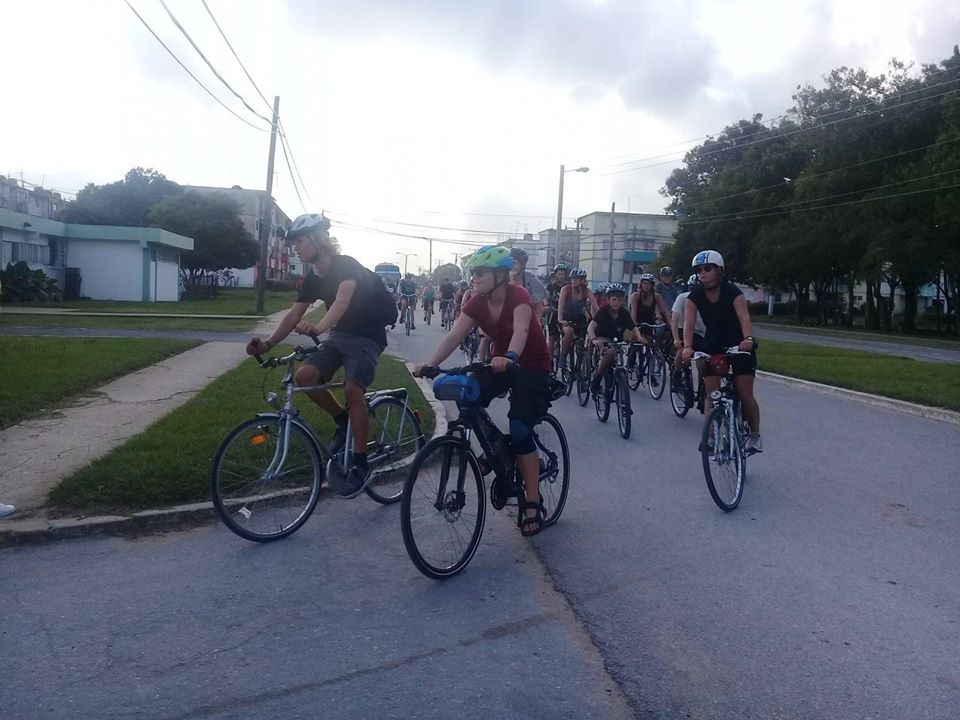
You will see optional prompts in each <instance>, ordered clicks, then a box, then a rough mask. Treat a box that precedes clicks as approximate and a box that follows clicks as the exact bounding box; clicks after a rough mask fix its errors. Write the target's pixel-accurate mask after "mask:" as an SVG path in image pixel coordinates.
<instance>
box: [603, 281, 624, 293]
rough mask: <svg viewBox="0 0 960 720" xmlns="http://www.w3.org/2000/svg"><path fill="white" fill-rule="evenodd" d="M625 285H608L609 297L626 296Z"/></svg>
mask: <svg viewBox="0 0 960 720" xmlns="http://www.w3.org/2000/svg"><path fill="white" fill-rule="evenodd" d="M626 294H627V293H626V291H625V290H624V289H623V285H621V284H620V283H610V284H609V285H607V295H626Z"/></svg>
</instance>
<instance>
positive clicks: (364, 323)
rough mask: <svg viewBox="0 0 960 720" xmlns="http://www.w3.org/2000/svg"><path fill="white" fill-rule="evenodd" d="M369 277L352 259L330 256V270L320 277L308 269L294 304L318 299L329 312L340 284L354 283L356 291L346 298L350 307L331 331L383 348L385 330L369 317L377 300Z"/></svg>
mask: <svg viewBox="0 0 960 720" xmlns="http://www.w3.org/2000/svg"><path fill="white" fill-rule="evenodd" d="M371 275H372V273H370V272H369V271H368V270H367V269H366V268H365V267H363V265H361V264H360V263H358V262H357V261H356V260H354V259H353V258H352V257H350V256H348V255H334V256H333V257H332V258H331V259H330V268H329V269H328V270H327V274H326V275H324V276H323V277H320V276H319V275H317V274H316V271H315V269H314V268H313V267H311V268H310V272H309V273H308V274H307V276H306V277H305V278H304V279H303V285H301V286H300V294H299V295H298V296H297V302H306V303H312V302H314V301H315V300H322V301H323V304H324V305H326V306H327V309H328V310H329V309H330V306H331V305H333V301H334V300H335V299H336V297H337V290H339V289H340V283H342V282H343V281H344V280H356V281H357V289H356V290H354V293H353V297H351V298H350V305H349V306H348V307H347V311H346V312H345V313H344V314H343V317H342V318H340V320H339V321H337V324H336V325H335V326H334V328H335V329H336V330H337V332H342V333H349V334H350V335H359V336H360V337H365V338H369V339H370V340H373V341H374V342H375V343H378V344H379V345H382V346H384V347H386V345H387V333H386V330H384V328H383V325H382V324H380V323H379V322H378V321H377V318H376V317H371V313H372V311H373V308H374V307H375V304H376V303H375V300H376V299H377V298H376V297H375V296H374V294H373V292H374V288H373V287H372V284H371V281H370V276H371Z"/></svg>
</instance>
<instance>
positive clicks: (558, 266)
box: [553, 262, 570, 272]
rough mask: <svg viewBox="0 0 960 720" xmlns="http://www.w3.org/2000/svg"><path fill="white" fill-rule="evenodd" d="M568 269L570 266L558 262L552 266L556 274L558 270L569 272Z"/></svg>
mask: <svg viewBox="0 0 960 720" xmlns="http://www.w3.org/2000/svg"><path fill="white" fill-rule="evenodd" d="M569 269H570V266H569V265H567V264H566V263H565V262H558V263H557V264H556V265H554V266H553V271H554V272H558V271H560V270H569Z"/></svg>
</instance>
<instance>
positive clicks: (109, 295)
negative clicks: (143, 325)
mask: <svg viewBox="0 0 960 720" xmlns="http://www.w3.org/2000/svg"><path fill="white" fill-rule="evenodd" d="M68 252H69V262H70V267H79V268H80V272H81V276H82V284H81V286H80V294H81V295H83V296H84V297H89V298H93V299H94V300H132V301H136V302H140V301H142V300H144V297H143V253H144V251H143V250H142V249H141V248H140V245H139V244H138V243H135V242H114V241H110V240H87V239H83V240H77V239H72V240H70V241H69V248H68Z"/></svg>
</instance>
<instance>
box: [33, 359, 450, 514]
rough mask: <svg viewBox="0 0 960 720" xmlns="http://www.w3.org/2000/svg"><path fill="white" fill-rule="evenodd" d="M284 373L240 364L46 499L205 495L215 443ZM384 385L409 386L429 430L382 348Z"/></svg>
mask: <svg viewBox="0 0 960 720" xmlns="http://www.w3.org/2000/svg"><path fill="white" fill-rule="evenodd" d="M284 351H285V350H281V349H280V348H278V349H277V352H284ZM282 373H283V369H282V368H280V369H273V370H262V369H260V367H258V366H257V364H256V363H255V362H245V363H243V364H241V365H240V366H239V367H237V368H236V369H234V370H231V371H230V372H228V373H227V374H226V375H223V376H222V377H220V378H218V379H217V380H215V381H214V382H213V383H211V384H210V385H209V386H207V387H206V388H204V389H203V390H202V391H201V392H200V393H199V394H198V395H197V396H196V397H195V398H193V399H192V400H190V401H189V402H188V403H187V404H186V405H183V406H182V407H179V408H177V409H176V410H174V411H173V412H171V413H170V414H169V415H167V416H165V417H163V418H161V419H160V420H159V421H157V422H156V423H154V424H153V425H151V426H150V427H149V428H148V429H147V430H146V431H144V432H143V433H141V434H139V435H137V436H135V437H133V438H131V439H130V440H128V441H127V442H126V443H124V444H123V445H121V446H119V447H117V448H115V449H114V450H113V451H111V452H110V453H108V454H107V455H105V456H104V457H102V458H100V459H99V460H95V461H94V462H93V463H91V464H90V465H88V466H87V467H85V468H82V469H81V470H79V471H77V472H76V473H74V474H73V475H71V476H70V477H68V478H66V479H65V480H63V481H62V482H61V483H60V484H59V485H58V486H57V487H56V488H54V490H53V491H52V492H51V493H50V498H49V499H50V503H51V504H52V505H54V506H56V507H59V508H61V509H63V510H80V509H82V510H84V511H87V512H89V511H106V512H111V511H121V512H122V511H133V510H142V509H148V508H158V507H164V506H169V505H175V504H178V503H188V502H199V501H203V500H209V499H210V489H209V485H210V469H211V466H212V464H213V456H214V454H215V453H216V451H217V447H218V446H219V445H220V442H221V441H222V440H223V438H224V437H225V436H226V435H227V433H228V432H229V431H230V430H232V429H233V428H234V427H235V426H236V425H237V424H239V423H240V422H241V421H243V420H246V419H247V418H250V417H252V416H253V415H255V414H256V413H258V412H269V411H270V407H269V406H268V405H267V404H266V402H264V400H263V394H262V388H265V389H268V390H274V391H277V392H279V382H280V379H281V378H282ZM265 379H266V384H265V385H264V380H265ZM387 387H407V388H410V389H411V391H412V393H411V406H412V407H413V408H414V409H415V410H420V412H421V417H422V420H423V431H424V433H425V434H426V435H427V437H429V436H430V435H431V433H432V432H433V428H434V417H433V413H432V411H431V410H430V407H429V405H428V403H427V401H426V400H425V399H424V397H423V394H422V393H421V392H420V389H419V387H418V386H417V384H416V382H415V381H414V380H413V378H412V377H411V376H410V374H409V373H408V372H407V369H406V368H405V367H404V365H403V363H402V362H401V361H399V360H397V359H395V358H392V357H387V356H385V355H384V356H381V358H380V363H379V366H378V368H377V377H376V380H375V381H374V384H373V388H387ZM341 400H342V396H341ZM297 402H298V406H299V407H300V410H301V416H302V417H303V418H304V419H305V420H306V421H307V422H308V423H309V424H310V425H311V426H312V427H313V428H314V430H315V431H316V432H317V434H318V435H319V436H320V437H321V439H329V438H330V437H331V436H332V434H333V421H332V420H331V419H330V417H329V416H328V415H327V414H326V413H324V412H323V411H321V410H319V409H318V408H317V407H316V406H314V404H313V403H312V401H310V400H309V399H308V398H305V397H304V396H302V395H300V396H298V397H297Z"/></svg>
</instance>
